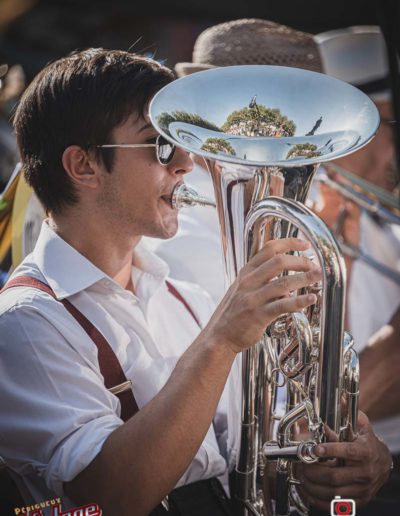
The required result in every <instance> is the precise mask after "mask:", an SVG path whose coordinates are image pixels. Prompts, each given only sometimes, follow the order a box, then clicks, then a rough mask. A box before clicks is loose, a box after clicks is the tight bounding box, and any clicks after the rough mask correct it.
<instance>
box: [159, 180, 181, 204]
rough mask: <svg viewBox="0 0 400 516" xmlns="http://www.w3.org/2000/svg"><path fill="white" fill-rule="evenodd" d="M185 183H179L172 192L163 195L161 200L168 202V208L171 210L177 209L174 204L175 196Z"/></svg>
mask: <svg viewBox="0 0 400 516" xmlns="http://www.w3.org/2000/svg"><path fill="white" fill-rule="evenodd" d="M182 184H183V183H177V184H176V185H175V186H174V188H173V189H172V192H171V193H169V194H165V195H162V196H161V199H162V200H163V201H164V202H166V203H167V204H168V206H169V207H170V208H171V209H173V210H174V209H176V206H175V203H174V194H175V193H176V192H177V191H178V189H179V187H180V186H181V185H182Z"/></svg>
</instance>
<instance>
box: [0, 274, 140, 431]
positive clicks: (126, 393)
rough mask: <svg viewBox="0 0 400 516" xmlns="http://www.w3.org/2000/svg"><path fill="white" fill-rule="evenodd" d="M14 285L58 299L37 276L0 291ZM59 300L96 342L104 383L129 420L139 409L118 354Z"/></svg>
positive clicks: (71, 307) (18, 280) (17, 280)
mask: <svg viewBox="0 0 400 516" xmlns="http://www.w3.org/2000/svg"><path fill="white" fill-rule="evenodd" d="M13 287H32V288H36V289H38V290H41V291H43V292H46V293H47V294H49V295H50V296H52V297H54V299H57V298H56V296H55V294H54V292H53V290H52V289H51V288H50V286H49V285H47V284H46V283H43V282H42V281H40V280H38V279H36V278H32V276H27V275H25V276H17V277H15V278H13V279H11V280H9V281H8V282H7V283H6V284H5V286H4V287H3V289H2V290H1V291H0V293H1V292H4V291H5V290H8V289H9V288H13ZM59 302H61V303H62V304H63V305H64V307H65V308H66V309H67V310H68V312H69V313H70V314H71V315H72V316H73V317H74V318H75V320H76V321H77V322H78V323H79V324H80V325H81V326H82V328H83V329H84V330H85V332H86V333H87V334H88V335H89V337H90V338H91V339H92V340H93V342H94V343H95V344H96V347H97V350H98V360H99V366H100V372H101V374H102V375H103V377H104V385H105V386H106V388H107V389H108V390H109V391H110V392H112V393H113V394H115V395H116V396H118V398H119V400H120V402H121V419H122V420H123V421H127V420H128V419H129V418H130V417H132V416H133V415H134V414H136V412H138V411H139V409H138V406H137V403H136V400H135V397H134V395H133V392H132V388H131V381H130V380H127V379H126V376H125V373H124V372H123V370H122V367H121V364H120V363H119V360H118V358H117V356H116V354H115V353H114V351H113V349H112V347H111V346H110V344H109V343H108V342H107V340H106V339H105V338H104V336H103V335H102V334H101V333H100V332H99V330H98V329H97V328H96V327H95V326H94V325H93V324H92V323H91V322H90V321H89V320H88V319H87V318H86V317H85V316H84V315H83V314H82V313H81V312H80V311H79V310H78V309H77V308H75V306H74V305H73V304H72V303H70V302H69V301H68V300H67V299H62V300H60V301H59Z"/></svg>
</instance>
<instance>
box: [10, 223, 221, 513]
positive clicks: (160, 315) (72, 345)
mask: <svg viewBox="0 0 400 516" xmlns="http://www.w3.org/2000/svg"><path fill="white" fill-rule="evenodd" d="M134 264H135V265H134V266H133V267H132V279H133V283H134V287H135V292H136V295H133V294H132V293H130V292H128V291H127V290H125V289H123V288H121V287H120V286H119V285H118V284H117V283H115V282H114V281H113V280H112V279H111V278H110V277H108V276H107V275H106V274H104V273H103V272H102V271H101V270H100V269H98V268H97V267H96V266H95V265H94V264H93V263H91V262H90V261H88V260H87V259H86V258H85V257H84V256H82V255H81V254H80V253H78V252H77V251H76V250H75V249H74V248H73V247H71V246H70V245H68V244H67V243H66V242H65V241H63V240H62V239H61V238H60V237H59V236H58V235H57V234H56V233H55V232H54V231H53V230H52V229H51V228H50V226H49V225H48V224H47V223H46V222H44V223H43V226H42V230H41V233H40V236H39V240H38V242H37V244H36V247H35V249H34V251H33V253H32V254H30V255H29V256H27V257H26V258H25V260H24V261H23V263H22V264H21V265H20V267H18V269H17V270H16V271H15V273H14V276H17V275H21V274H29V275H31V276H34V277H35V278H37V279H39V280H41V281H44V282H46V283H48V284H49V285H50V286H51V288H52V289H53V290H54V292H55V294H56V296H57V298H58V299H63V298H68V299H69V301H70V302H71V303H72V304H73V305H74V306H76V308H78V310H80V311H81V312H82V313H83V314H84V315H85V316H86V317H87V318H88V319H89V320H90V321H91V322H92V323H93V324H94V325H95V326H96V327H97V328H98V329H99V330H100V332H101V333H102V334H103V335H104V337H105V338H106V339H107V341H108V342H109V344H110V346H111V347H112V349H113V350H114V352H115V354H116V356H117V358H118V360H119V362H120V364H121V366H122V369H123V370H124V373H125V375H126V377H127V378H128V379H130V380H132V385H133V387H132V388H133V392H134V396H135V399H136V401H137V404H138V406H139V408H140V407H143V406H144V405H145V404H146V403H148V402H149V401H150V400H151V399H152V398H153V397H154V396H155V395H156V394H157V393H158V392H159V391H160V389H161V388H162V387H163V385H164V384H165V383H166V381H167V380H168V378H169V376H170V374H171V372H172V370H173V369H174V367H175V364H176V362H177V360H178V359H179V357H180V356H181V355H182V353H183V352H184V351H185V350H186V348H187V347H188V346H189V345H190V344H191V343H192V342H193V340H194V339H195V337H196V336H197V335H198V333H199V327H198V325H197V324H196V322H195V321H194V319H193V317H192V316H191V315H190V313H189V312H188V310H187V309H186V308H185V307H184V305H183V303H182V302H180V301H179V300H178V299H176V298H175V297H174V296H172V294H171V293H169V291H168V289H167V287H166V284H165V279H166V276H167V274H168V267H167V266H166V264H165V263H164V262H163V261H161V260H160V259H159V258H157V257H156V256H155V255H153V254H152V253H150V252H149V251H148V250H146V249H145V246H144V245H143V244H142V243H140V244H139V245H138V246H137V247H136V249H135V255H134ZM172 283H173V284H174V286H175V287H176V288H177V290H178V291H179V292H180V293H181V294H182V296H183V297H184V298H185V299H186V301H187V302H188V304H189V305H190V307H191V308H192V309H193V311H194V312H195V314H196V316H197V317H198V319H199V320H200V322H201V324H202V325H204V324H206V322H207V321H208V318H209V316H210V315H211V313H212V311H213V304H212V302H211V300H210V298H209V297H208V296H207V295H206V294H205V293H204V292H203V291H202V290H201V289H200V288H199V287H196V286H194V285H190V284H187V283H184V282H179V281H172ZM0 378H1V384H0V385H1V387H0V389H1V392H0V413H1V420H0V455H1V457H2V458H3V460H4V461H5V463H6V465H7V466H8V467H9V468H11V470H12V471H13V472H14V474H15V477H16V480H17V483H18V484H19V487H20V488H21V490H22V491H24V492H26V493H28V494H29V495H30V496H27V500H26V501H27V502H29V501H43V500H48V499H50V498H52V497H54V495H55V494H56V495H58V496H61V497H62V499H63V508H69V507H71V506H72V503H71V501H70V500H68V498H67V497H66V496H65V495H64V492H63V483H64V482H68V481H70V480H72V479H73V478H74V477H75V476H76V475H77V474H78V473H79V472H81V471H82V470H83V469H85V467H86V466H88V465H89V464H90V463H91V462H92V461H93V459H94V458H95V457H96V455H97V454H98V453H99V451H100V450H101V448H102V446H103V444H104V442H105V440H106V439H107V438H108V436H109V435H110V434H111V433H112V432H113V431H114V430H115V429H116V428H118V427H119V426H120V425H122V424H123V422H122V420H121V419H120V417H119V416H120V403H119V400H118V398H117V397H116V396H114V395H113V394H111V393H110V392H109V391H108V390H107V389H106V388H105V386H104V382H103V377H102V375H101V373H100V370H99V364H98V360H97V348H96V345H95V344H94V343H93V341H92V340H91V339H90V337H89V336H88V335H87V334H86V333H85V331H84V330H83V329H82V328H81V326H80V325H79V324H78V323H77V322H76V321H75V319H74V318H73V317H72V316H71V315H70V314H69V313H68V312H67V310H66V309H65V308H64V307H63V305H62V304H61V303H59V302H57V301H56V300H55V299H53V298H52V297H50V296H49V295H48V294H46V293H44V292H41V291H39V290H36V289H33V288H30V287H18V288H13V289H10V290H8V291H6V292H4V293H3V294H2V295H1V296H0ZM225 398H226V393H225V392H224V395H223V397H222V398H221V401H220V404H219V406H218V409H217V412H216V416H215V418H214V421H213V424H212V425H211V426H210V428H209V430H208V433H207V435H206V437H205V439H204V441H203V443H202V445H201V447H200V449H199V451H198V453H197V454H196V456H195V458H194V460H193V461H192V463H191V465H190V466H189V468H188V469H187V471H186V472H185V474H184V475H183V476H182V478H181V479H180V480H179V482H178V484H177V485H178V486H179V485H182V484H186V483H190V482H194V481H197V480H201V479H205V478H210V477H213V476H220V475H222V474H224V473H225V471H226V459H225V457H224V456H223V454H224V452H221V451H220V446H219V445H218V440H220V442H223V441H224V438H225V437H226V408H225ZM222 446H223V445H222ZM94 502H95V500H94Z"/></svg>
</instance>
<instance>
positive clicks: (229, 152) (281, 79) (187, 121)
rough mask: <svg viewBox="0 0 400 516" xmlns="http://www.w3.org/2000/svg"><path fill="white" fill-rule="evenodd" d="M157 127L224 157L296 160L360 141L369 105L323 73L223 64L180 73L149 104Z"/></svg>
mask: <svg viewBox="0 0 400 516" xmlns="http://www.w3.org/2000/svg"><path fill="white" fill-rule="evenodd" d="M150 118H151V121H152V123H153V125H154V126H155V127H156V128H157V130H158V131H159V132H160V133H161V134H163V135H164V136H165V137H166V138H167V139H169V140H170V141H171V142H173V143H175V144H176V145H179V146H180V147H182V148H184V149H186V150H187V151H190V152H193V153H194V154H197V155H201V156H203V157H205V158H209V159H221V160H222V161H224V162H226V163H236V164H245V165H250V164H252V165H254V166H265V165H269V166H271V165H273V166H300V165H301V166H303V165H310V164H315V163H320V162H323V161H329V160H332V159H335V158H338V157H339V156H344V155H345V154H349V153H351V152H354V151H355V150H357V149H359V148H361V147H362V146H363V145H365V144H366V143H368V141H369V140H370V139H371V138H372V136H373V135H374V134H375V132H376V131H377V129H378V126H379V115H378V111H377V108H376V107H375V105H374V103H373V102H371V100H370V99H369V98H368V97H367V96H366V95H365V94H364V93H362V92H361V91H360V90H358V89H357V88H354V87H353V86H350V85H349V84H347V83H345V82H342V81H339V80H337V79H334V78H332V77H328V76H327V75H323V74H319V73H316V72H310V71H306V70H299V69H297V68H286V67H280V66H265V65H264V66H262V65H259V66H256V65H250V66H230V67H225V68H216V69H212V70H207V71H203V72H199V73H194V74H191V75H189V76H186V77H183V78H181V79H178V80H176V81H174V82H173V83H171V84H169V85H168V86H166V87H165V88H163V89H162V90H161V91H159V92H158V93H157V94H156V95H155V97H154V99H153V100H152V102H151V104H150Z"/></svg>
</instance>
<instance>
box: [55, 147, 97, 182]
mask: <svg viewBox="0 0 400 516" xmlns="http://www.w3.org/2000/svg"><path fill="white" fill-rule="evenodd" d="M62 164H63V167H64V169H65V171H66V172H67V174H68V175H69V177H70V178H71V179H72V181H73V182H74V183H75V184H76V185H77V186H82V187H86V188H93V189H94V188H97V187H98V186H99V179H100V170H99V168H98V167H96V166H95V162H94V161H93V160H92V159H90V158H89V155H88V153H87V151H85V150H83V149H82V148H81V147H79V146H78V145H70V146H69V147H67V148H66V149H65V151H64V152H63V155H62Z"/></svg>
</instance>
